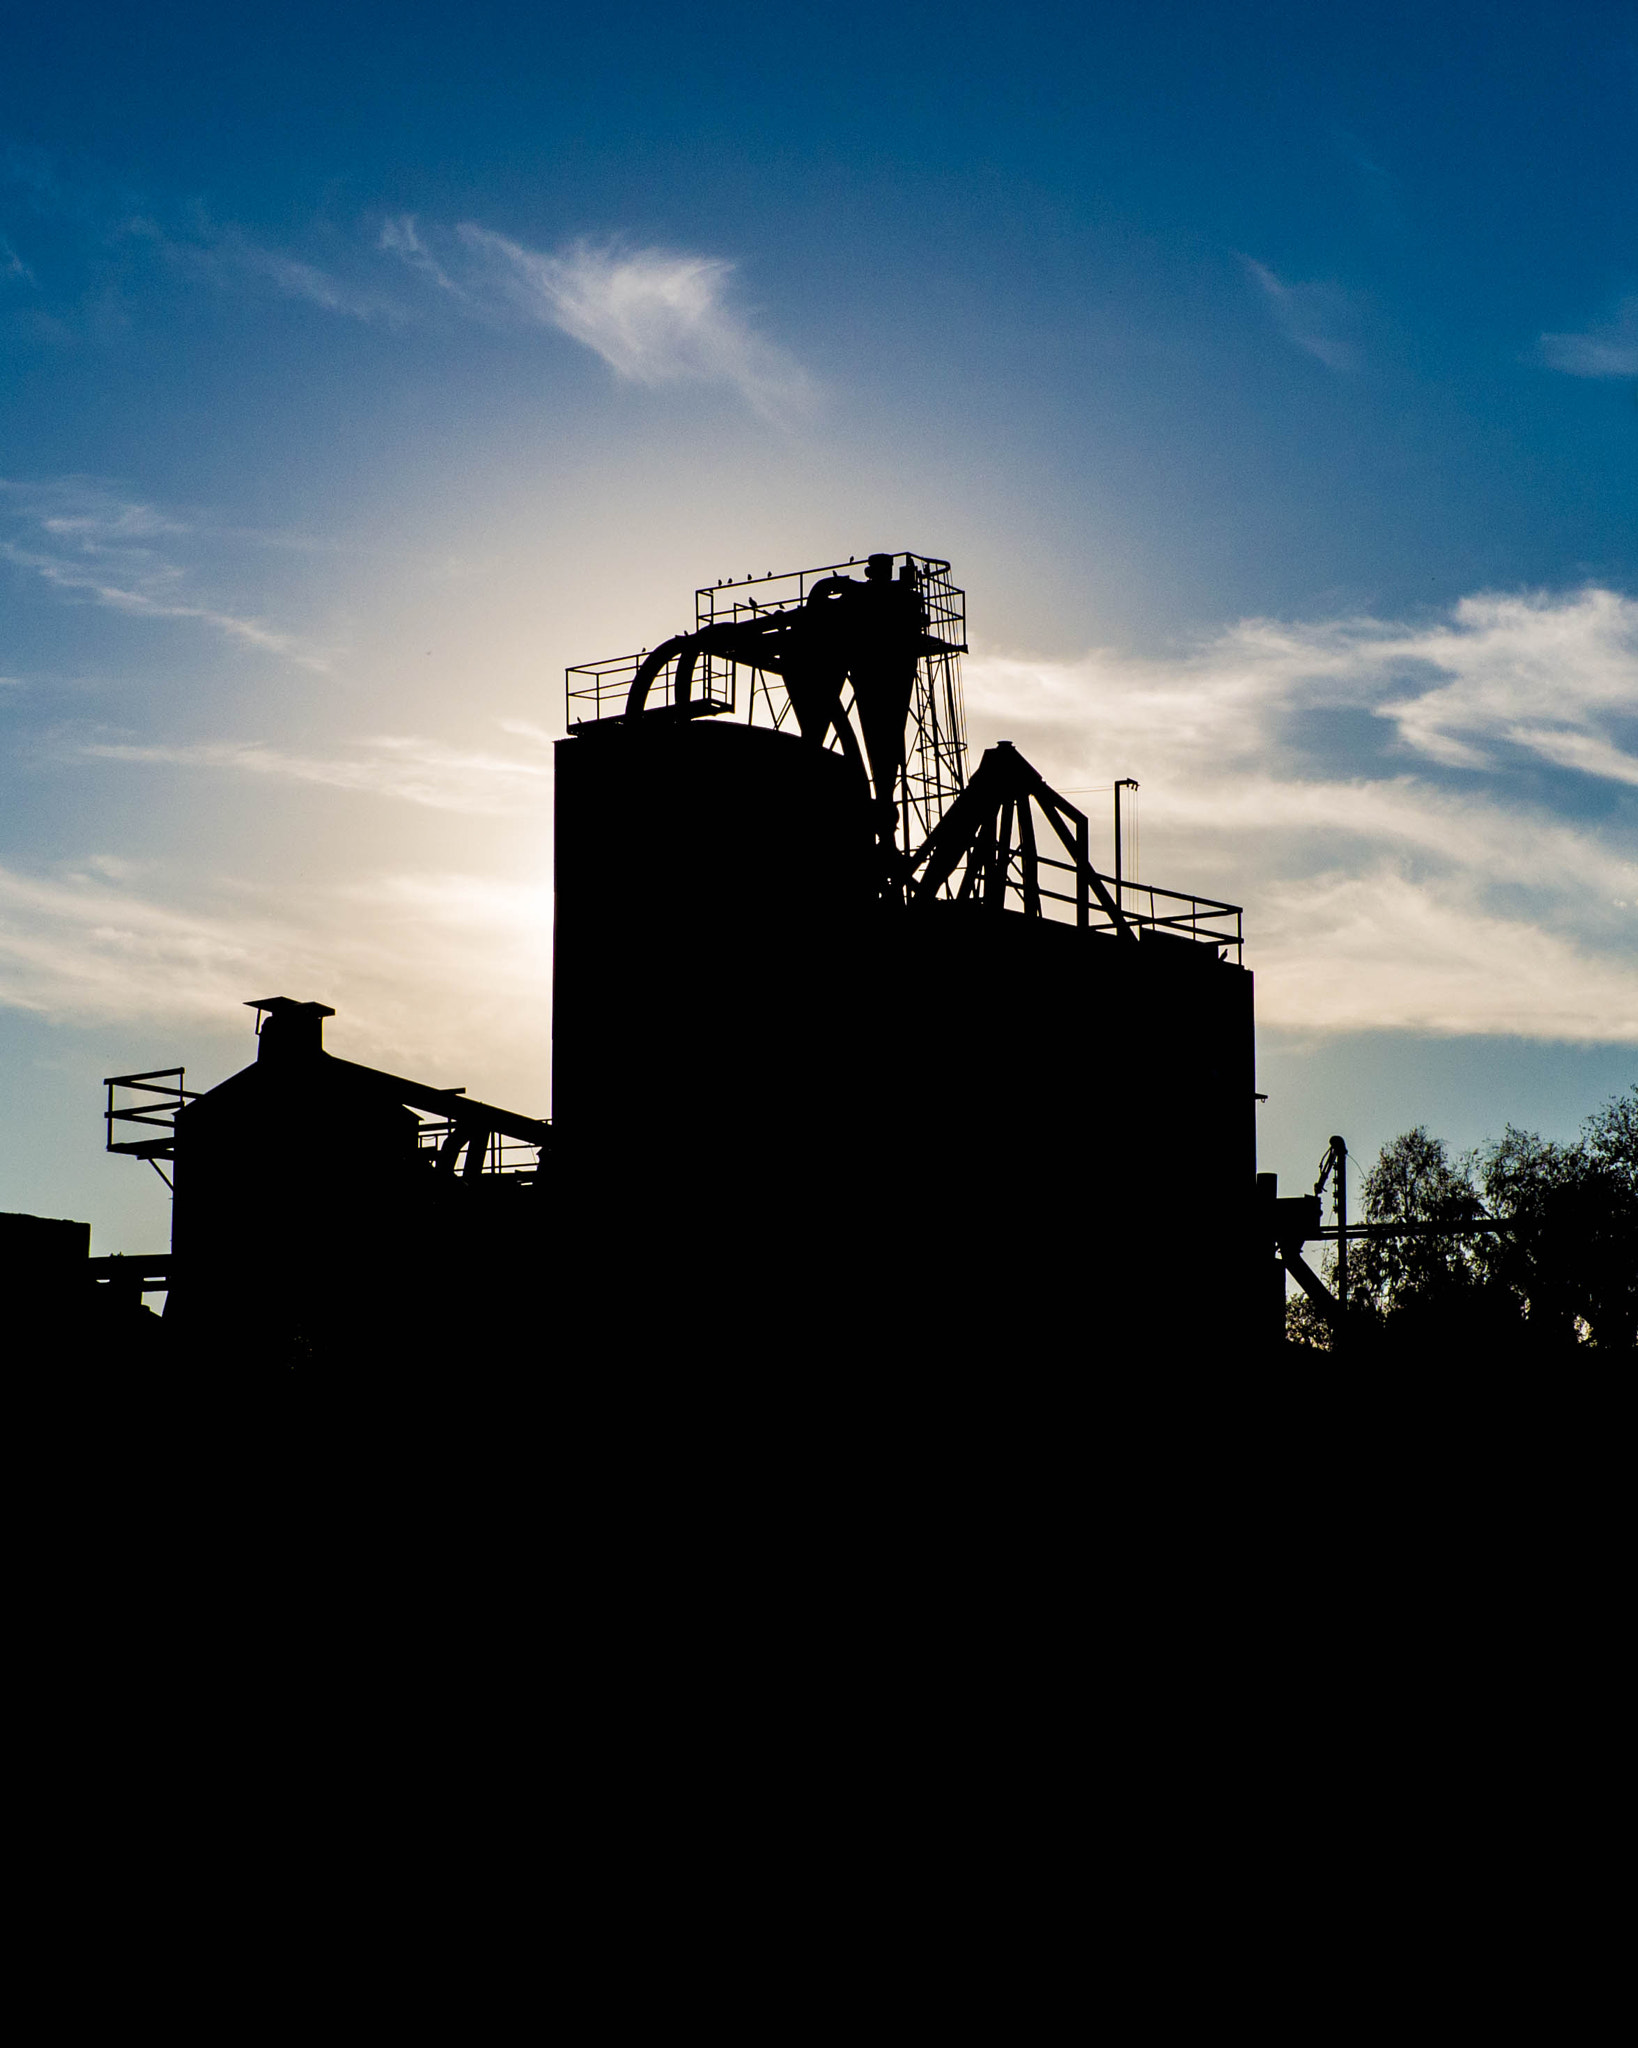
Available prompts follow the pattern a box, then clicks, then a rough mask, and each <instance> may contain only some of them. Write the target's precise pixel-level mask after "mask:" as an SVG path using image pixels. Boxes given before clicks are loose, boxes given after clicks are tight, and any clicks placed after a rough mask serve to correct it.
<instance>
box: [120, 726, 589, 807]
mask: <svg viewBox="0 0 1638 2048" xmlns="http://www.w3.org/2000/svg"><path fill="white" fill-rule="evenodd" d="M83 751H84V752H85V753H86V754H89V755H91V756H93V757H95V758H96V759H99V760H104V761H131V762H139V763H146V764H149V765H153V766H162V767H179V768H214V769H218V770H223V771H227V772H230V773H233V774H239V775H249V776H266V777H271V778H274V779H277V780H283V781H290V782H316V783H319V784H322V785H324V786H325V787H327V788H330V789H340V790H347V791H353V792H357V793H359V794H363V795H369V796H384V797H392V798H396V799H398V800H399V801H401V802H404V803H412V804H423V805H425V806H426V807H427V808H428V809H431V810H439V811H465V812H469V813H471V814H474V815H487V816H496V815H501V814H504V813H509V812H518V811H525V810H538V809H539V808H540V804H541V791H542V785H543V784H544V783H545V782H546V781H547V779H548V777H549V774H550V770H549V768H548V766H547V763H546V761H545V760H544V759H542V758H539V757H538V756H537V758H535V759H533V760H520V759H517V758H516V757H513V756H507V755H499V754H486V753H475V752H468V751H464V750H462V749H460V748H454V747H445V746H440V745H439V744H438V743H437V742H436V741H434V740H425V739H417V738H415V737H413V736H404V735H386V736H383V737H381V738H377V739H367V740H360V741H356V742H355V743H354V745H353V748H352V750H351V751H350V752H348V753H345V754H334V755H315V754H292V753H287V752H284V751H283V750H282V749H280V748H278V747H271V746H264V745H262V744H260V743H259V742H256V741H230V740H206V741H200V742H196V743H195V744H192V745H188V746H141V745H136V744H131V743H124V742H95V743H93V744H91V745H88V746H87V747H85V748H84V749H83Z"/></svg>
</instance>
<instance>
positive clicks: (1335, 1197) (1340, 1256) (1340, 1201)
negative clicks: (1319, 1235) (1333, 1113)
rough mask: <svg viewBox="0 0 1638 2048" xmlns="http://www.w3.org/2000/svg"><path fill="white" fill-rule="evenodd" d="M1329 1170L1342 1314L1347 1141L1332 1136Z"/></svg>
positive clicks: (1345, 1268)
mask: <svg viewBox="0 0 1638 2048" xmlns="http://www.w3.org/2000/svg"><path fill="white" fill-rule="evenodd" d="M1331 1170H1332V1172H1333V1173H1335V1175H1336V1179H1335V1180H1334V1181H1333V1182H1332V1183H1331V1200H1332V1201H1333V1202H1334V1203H1335V1205H1336V1215H1337V1306H1338V1308H1340V1309H1341V1310H1342V1312H1343V1314H1344V1315H1346V1314H1347V1312H1348V1141H1347V1140H1346V1139H1345V1138H1338V1137H1333V1138H1332V1140H1331Z"/></svg>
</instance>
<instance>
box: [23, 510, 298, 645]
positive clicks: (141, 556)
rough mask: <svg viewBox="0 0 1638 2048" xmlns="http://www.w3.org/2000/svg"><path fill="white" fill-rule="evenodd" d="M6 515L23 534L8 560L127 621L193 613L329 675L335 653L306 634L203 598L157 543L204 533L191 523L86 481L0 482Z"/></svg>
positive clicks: (219, 629) (243, 641) (234, 636)
mask: <svg viewBox="0 0 1638 2048" xmlns="http://www.w3.org/2000/svg"><path fill="white" fill-rule="evenodd" d="M6 515H9V517H10V519H11V521H12V527H13V533H14V535H15V534H22V535H23V536H24V538H22V539H17V538H11V539H0V559H4V560H6V561H8V562H10V563H12V564H13V566H14V567H16V568H19V569H24V570H27V571H28V572H29V573H30V574H32V575H34V576H37V577H39V578H40V579H41V580H42V581H43V582H45V583H48V584H50V585H51V586H52V587H53V588H54V589H57V590H61V591H64V592H66V593H68V594H70V595H74V596H78V597H81V598H84V599H88V600H89V601H90V602H91V603H93V604H96V605H101V606H104V607H106V608H107V609H108V610H111V611H116V612H123V613H124V614H125V615H126V616H127V617H129V618H140V619H192V620H195V621H197V622H198V623H199V624H200V625H202V626H207V627H209V628H210V629H211V630H212V631H214V632H216V633H219V634H221V635H222V637H223V638H224V639H227V640H230V641H234V642H236V643H238V644H239V645H241V646H246V647H254V648H256V649H258V650H260V651H261V652H264V653H268V654H277V655H280V656H282V657H284V658H285V659H286V660H288V661H291V662H293V663H295V664H296V665H297V666H298V667H301V668H306V669H311V670H313V671H315V672H316V673H318V674H321V675H322V674H326V673H328V671H329V667H330V662H329V659H328V657H327V656H326V655H325V654H324V653H323V652H322V651H321V650H319V649H317V648H314V647H312V646H311V645H309V644H308V643H306V642H304V641H303V640H302V639H301V638H300V637H299V636H298V635H296V634H294V633H290V632H286V631H283V630H281V629H280V628H278V627H276V626H271V625H269V624H268V623H267V622H266V621H265V620H263V619H257V618H251V617H247V616H245V615H244V614H242V613H238V612H234V611H231V610H229V609H227V608H226V607H225V606H223V605H220V604H213V603H211V602H210V601H209V599H208V598H207V597H204V596H201V595H199V594H196V593H195V591H194V589H193V583H194V580H195V579H194V577H193V575H192V574H191V573H190V571H189V570H188V569H187V568H186V567H185V566H184V565H182V564H181V563H179V562H177V561H175V560H174V559H172V558H171V555H169V554H165V553H161V552H160V550H159V549H158V548H157V547H155V546H153V545H151V543H153V542H155V541H161V540H163V541H166V542H169V543H174V542H177V541H183V540H187V539H190V538H195V537H197V536H198V533H199V529H198V528H197V527H196V525H195V524H194V522H192V521H191V520H186V519H180V518H177V517H176V516H175V515H173V514H170V513H166V512H163V511H161V510H160V509H159V508H158V507H156V506H154V505H150V504H146V503H144V502H142V501H140V500H132V499H125V498H122V497H121V496H120V495H119V494H118V493H117V492H115V491H112V490H110V489H109V488H108V487H107V486H106V485H104V484H100V483H97V482H96V481H95V480H93V479H87V478H82V477H61V478H54V479H51V480H49V481H47V482H44V483H26V482H17V481H8V480H6V479H4V478H0V517H3V516H6Z"/></svg>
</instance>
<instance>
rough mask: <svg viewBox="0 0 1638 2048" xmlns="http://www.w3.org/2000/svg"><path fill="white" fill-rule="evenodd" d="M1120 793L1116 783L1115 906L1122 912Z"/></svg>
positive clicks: (1123, 904)
mask: <svg viewBox="0 0 1638 2048" xmlns="http://www.w3.org/2000/svg"><path fill="white" fill-rule="evenodd" d="M1120 791H1121V785H1120V784H1119V783H1118V782H1117V783H1116V784H1115V905H1116V908H1117V909H1120V910H1124V909H1125V908H1126V904H1125V902H1124V900H1123V899H1122V896H1121V893H1120Z"/></svg>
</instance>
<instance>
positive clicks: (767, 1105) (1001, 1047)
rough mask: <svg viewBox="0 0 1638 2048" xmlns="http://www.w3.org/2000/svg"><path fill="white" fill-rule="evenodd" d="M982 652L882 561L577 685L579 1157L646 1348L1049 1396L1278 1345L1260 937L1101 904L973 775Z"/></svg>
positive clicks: (1040, 815) (568, 1145)
mask: <svg viewBox="0 0 1638 2048" xmlns="http://www.w3.org/2000/svg"><path fill="white" fill-rule="evenodd" d="M861 566H862V575H861V573H860V569H861ZM965 639H966V632H965V604H964V597H963V593H962V592H961V591H960V590H958V589H957V588H956V587H955V586H954V585H953V584H952V582H951V580H950V573H949V564H948V563H946V562H942V561H937V560H933V559H931V558H929V557H927V556H921V555H912V554H900V555H886V554H877V555H872V556H870V557H869V558H868V560H867V562H865V563H864V564H863V565H860V564H857V563H853V562H849V563H845V564H834V565H831V566H829V567H825V568H821V569H814V570H805V571H799V572H794V573H792V574H789V575H769V576H766V577H753V578H747V579H746V580H744V581H742V582H733V583H722V584H718V585H716V586H714V587H712V588H709V589H703V590H700V591H699V592H697V594H696V608H695V621H694V626H693V629H692V630H691V631H688V632H685V633H681V634H678V635H677V636H676V637H675V638H673V639H670V640H667V641H666V642H665V643H664V644H663V645H661V646H659V647H656V648H655V649H654V650H653V651H652V652H648V653H645V654H642V655H636V656H626V657H621V658H617V659H613V660H606V661H599V662H593V663H588V664H585V665H583V666H580V667H577V668H573V669H571V670H570V671H569V672H568V680H567V695H568V719H569V737H568V738H567V739H565V740H563V741H560V742H559V743H558V746H557V750H556V751H557V826H556V832H557V855H556V859H557V930H556V952H555V965H554V976H555V980H554V1019H553V1045H554V1084H553V1085H554V1125H555V1143H556V1146H557V1153H558V1162H559V1165H558V1171H559V1172H560V1174H561V1176H562V1180H561V1186H562V1189H563V1195H564V1219H565V1220H564V1241H565V1244H566V1245H568V1246H573V1247H578V1249H579V1253H580V1254H581V1255H583V1256H584V1257H585V1259H586V1260H587V1261H588V1264H587V1267H586V1270H587V1271H588V1272H591V1273H595V1274H596V1275H597V1276H598V1283H597V1284H599V1285H600V1286H601V1287H602V1288H603V1289H604V1290H605V1292H606V1293H607V1295H608V1297H609V1299H608V1312H609V1316H610V1318H611V1327H618V1326H619V1325H620V1323H621V1322H622V1320H624V1321H625V1322H627V1323H628V1325H630V1326H631V1327H633V1328H635V1327H637V1324H638V1323H640V1324H641V1327H642V1328H643V1329H644V1330H645V1331H647V1332H649V1333H650V1334H653V1333H655V1332H660V1331H663V1330H664V1329H665V1328H666V1327H668V1325H669V1326H670V1327H672V1328H674V1329H675V1330H676V1331H677V1332H678V1335H679V1339H680V1337H681V1333H682V1332H683V1330H684V1329H687V1330H688V1331H690V1332H691V1333H693V1335H694V1336H696V1337H697V1336H698V1335H699V1334H701V1333H702V1332H703V1333H704V1334H705V1338H706V1341H707V1343H709V1342H710V1341H711V1334H712V1333H713V1332H715V1333H718V1334H719V1335H720V1337H721V1341H722V1343H723V1344H724V1345H725V1346H728V1347H731V1348H733V1349H734V1350H735V1351H736V1352H742V1351H743V1348H744V1346H745V1345H746V1344H747V1343H749V1344H750V1345H752V1346H753V1347H755V1346H760V1347H761V1348H762V1350H763V1352H764V1353H765V1355H767V1357H768V1358H769V1360H770V1362H771V1361H773V1360H774V1359H776V1358H777V1357H778V1355H779V1354H780V1353H782V1352H784V1353H791V1354H795V1353H802V1352H810V1351H813V1350H815V1349H816V1348H819V1349H825V1350H828V1351H830V1352H831V1353H832V1354H833V1355H834V1356H836V1357H837V1359H838V1361H839V1362H844V1363H845V1362H852V1361H854V1360H859V1359H862V1358H864V1357H865V1356H866V1354H867V1353H868V1355H869V1356H870V1358H871V1359H872V1360H873V1361H880V1359H881V1357H882V1354H883V1351H884V1349H885V1350H886V1351H888V1352H890V1353H892V1354H894V1355H896V1356H897V1357H899V1358H900V1359H902V1360H903V1361H905V1362H918V1363H922V1364H927V1365H930V1366H934V1367H936V1366H937V1364H938V1362H939V1360H940V1359H941V1358H948V1357H951V1356H955V1355H964V1356H979V1355H984V1356H989V1357H991V1358H993V1359H994V1360H995V1361H996V1363H997V1364H998V1365H1001V1364H1003V1363H1004V1362H1005V1360H1006V1359H1007V1357H1008V1356H1009V1354H1008V1353H1006V1352H1004V1351H1003V1352H1000V1353H997V1352H995V1351H994V1350H993V1348H992V1347H993V1344H994V1342H995V1340H996V1339H997V1338H1006V1337H1008V1336H1012V1337H1014V1338H1016V1340H1017V1342H1018V1344H1019V1345H1020V1346H1021V1347H1022V1348H1020V1349H1019V1350H1018V1351H1016V1352H1014V1353H1012V1354H1010V1356H1011V1357H1012V1360H1013V1362H1014V1363H1015V1364H1018V1365H1020V1366H1021V1365H1022V1364H1023V1363H1024V1361H1025V1359H1026V1358H1029V1359H1030V1360H1031V1364H1032V1369H1033V1367H1034V1366H1036V1365H1039V1364H1041V1363H1045V1364H1047V1365H1064V1366H1068V1365H1069V1364H1071V1363H1072V1362H1077V1361H1078V1360H1080V1359H1082V1358H1084V1356H1085V1351H1086V1347H1087V1346H1088V1345H1091V1346H1093V1347H1094V1348H1095V1347H1097V1346H1098V1345H1099V1344H1100V1343H1101V1344H1104V1345H1108V1344H1110V1343H1112V1342H1119V1343H1121V1344H1127V1345H1129V1344H1131V1343H1133V1342H1139V1341H1142V1340H1143V1339H1144V1338H1145V1337H1146V1336H1153V1337H1154V1338H1155V1339H1157V1340H1161V1341H1164V1342H1165V1343H1167V1344H1168V1345H1170V1344H1173V1343H1175V1342H1177V1341H1179V1340H1182V1341H1184V1342H1186V1343H1187V1344H1188V1345H1189V1346H1190V1347H1202V1346H1205V1347H1209V1345H1210V1344H1211V1342H1212V1340H1213V1339H1214V1337H1215V1336H1216V1335H1217V1333H1219V1332H1223V1333H1225V1334H1228V1333H1230V1332H1232V1333H1233V1334H1235V1335H1239V1334H1241V1333H1242V1332H1243V1331H1244V1330H1245V1329H1246V1328H1247V1327H1248V1323H1247V1320H1246V1319H1247V1317H1248V1316H1250V1315H1253V1314H1254V1313H1255V1307H1254V1304H1255V1301H1256V1297H1257V1281H1258V1278H1259V1277H1264V1278H1266V1276H1264V1275H1262V1267H1263V1266H1266V1265H1267V1264H1268V1263H1269V1262H1268V1260H1267V1258H1266V1255H1265V1256H1263V1257H1262V1258H1260V1259H1258V1258H1257V1257H1255V1256H1254V1251H1255V1249H1256V1239H1255V1234H1254V1232H1253V1230H1252V1225H1251V1216H1252V1203H1253V1190H1254V1179H1255V1171H1256V1153H1255V1131H1254V1123H1253V1091H1254V1087H1255V1081H1254V1068H1253V1044H1252V977H1251V975H1250V973H1249V972H1248V971H1247V970H1246V969H1245V967H1244V966H1243V964H1242V962H1241V941H1242V931H1241V915H1240V912H1239V910H1238V908H1237V907H1236V906H1234V905H1231V904H1224V903H1218V902H1214V901H1210V900H1208V899H1205V898H1200V897H1196V896H1192V895H1188V894H1184V893H1181V892H1176V891H1168V890H1163V889H1157V888H1154V887H1152V886H1150V885H1147V884H1145V885H1142V886H1138V885H1134V884H1132V883H1130V882H1118V881H1117V880H1116V878H1114V877H1111V876H1108V875H1104V874H1102V873H1100V872H1099V871H1098V870H1097V869H1096V868H1095V866H1094V864H1093V861H1092V856H1091V847H1090V835H1089V827H1088V821H1087V819H1086V817H1085V816H1084V814H1083V813H1081V812H1080V811H1078V810H1077V809H1076V808H1075V807H1074V806H1073V805H1072V804H1070V803H1068V802H1067V801H1066V800H1065V799H1064V798H1063V797H1062V796H1060V795H1058V794H1057V793H1056V792H1054V791H1053V790H1051V789H1049V788H1048V787H1047V785H1046V784H1045V783H1044V782H1043V781H1042V779H1041V778H1040V776H1039V775H1037V774H1036V772H1035V771H1034V770H1033V769H1032V768H1031V767H1030V766H1029V764H1028V763H1027V762H1026V761H1025V760H1024V759H1023V758H1022V756H1021V755H1019V754H1018V753H1017V752H1016V751H1015V750H1014V749H1013V748H1012V747H1011V746H1009V745H1006V744H1001V745H998V746H996V747H993V748H991V749H990V750H989V751H988V752H986V754H985V755H984V757H983V759H982V760H981V761H980V763H979V764H978V766H977V768H976V769H973V770H972V771H971V772H969V769H968V765H967V759H966V736H965V728H964V721H963V713H962V703H961V690H960V679H959V669H958V662H959V657H960V655H961V654H962V653H963V652H964V651H965ZM634 1318H635V1319H636V1321H635V1322H634V1321H633V1319H634ZM1066 1344H1067V1345H1068V1346H1069V1347H1070V1348H1069V1349H1067V1350H1066V1349H1065V1348H1064V1347H1065V1345H1066ZM840 1345H846V1346H848V1347H849V1348H848V1349H846V1350H845V1351H844V1350H838V1348H837V1347H838V1346H840ZM975 1346H976V1347H978V1348H977V1350H975Z"/></svg>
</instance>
